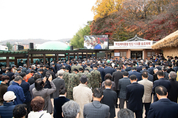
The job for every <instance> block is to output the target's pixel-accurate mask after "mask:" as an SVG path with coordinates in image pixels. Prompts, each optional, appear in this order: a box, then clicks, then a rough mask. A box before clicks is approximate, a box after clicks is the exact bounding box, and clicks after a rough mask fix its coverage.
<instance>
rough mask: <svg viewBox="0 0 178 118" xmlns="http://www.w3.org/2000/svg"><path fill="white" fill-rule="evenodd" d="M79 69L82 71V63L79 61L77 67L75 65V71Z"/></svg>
mask: <svg viewBox="0 0 178 118" xmlns="http://www.w3.org/2000/svg"><path fill="white" fill-rule="evenodd" d="M80 68H82V69H83V66H82V61H79V63H78V65H77V70H79V69H80Z"/></svg>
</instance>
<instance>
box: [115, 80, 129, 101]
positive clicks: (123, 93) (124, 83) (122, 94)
mask: <svg viewBox="0 0 178 118" xmlns="http://www.w3.org/2000/svg"><path fill="white" fill-rule="evenodd" d="M129 84H130V79H129V78H127V77H125V78H122V79H120V80H119V82H118V85H119V90H120V92H119V96H118V97H119V98H122V99H126V94H127V90H126V86H127V85H129Z"/></svg>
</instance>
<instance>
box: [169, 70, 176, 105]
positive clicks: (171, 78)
mask: <svg viewBox="0 0 178 118" xmlns="http://www.w3.org/2000/svg"><path fill="white" fill-rule="evenodd" d="M176 78H177V74H176V73H175V72H170V73H169V81H170V83H171V89H170V90H169V94H168V98H169V99H170V100H171V101H173V102H176V103H177V98H178V82H177V81H176Z"/></svg>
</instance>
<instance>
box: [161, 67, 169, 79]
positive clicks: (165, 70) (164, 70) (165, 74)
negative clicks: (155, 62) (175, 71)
mask: <svg viewBox="0 0 178 118" xmlns="http://www.w3.org/2000/svg"><path fill="white" fill-rule="evenodd" d="M162 70H163V73H164V78H165V79H167V80H169V76H168V75H169V74H168V73H167V69H166V68H165V67H164V68H163V69H162Z"/></svg>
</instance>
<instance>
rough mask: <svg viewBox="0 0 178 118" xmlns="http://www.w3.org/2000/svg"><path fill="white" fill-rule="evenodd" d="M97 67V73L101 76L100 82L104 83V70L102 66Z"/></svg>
mask: <svg viewBox="0 0 178 118" xmlns="http://www.w3.org/2000/svg"><path fill="white" fill-rule="evenodd" d="M97 66H98V71H99V72H100V74H101V78H102V82H103V81H104V76H105V73H104V68H103V67H102V65H101V64H100V65H99V64H97Z"/></svg>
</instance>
